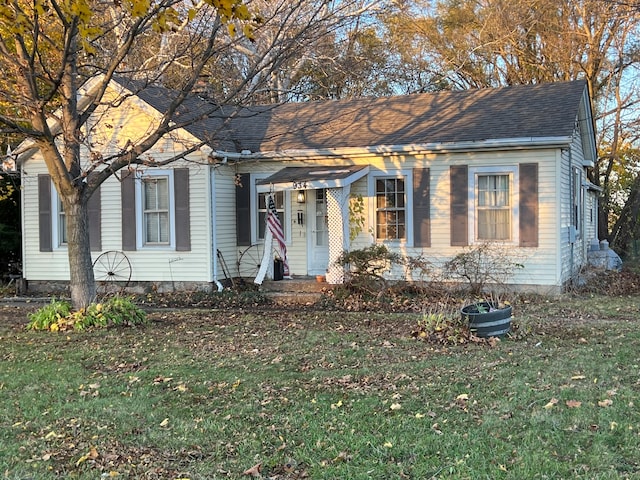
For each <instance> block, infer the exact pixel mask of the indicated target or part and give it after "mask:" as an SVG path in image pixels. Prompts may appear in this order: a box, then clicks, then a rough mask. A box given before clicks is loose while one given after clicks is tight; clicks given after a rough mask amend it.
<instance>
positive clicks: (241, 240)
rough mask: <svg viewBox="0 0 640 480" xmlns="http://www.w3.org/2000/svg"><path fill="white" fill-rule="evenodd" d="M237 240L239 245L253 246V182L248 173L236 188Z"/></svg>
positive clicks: (244, 174) (242, 176)
mask: <svg viewBox="0 0 640 480" xmlns="http://www.w3.org/2000/svg"><path fill="white" fill-rule="evenodd" d="M236 238H237V242H238V245H251V182H250V177H249V174H248V173H243V174H241V175H240V185H237V186H236Z"/></svg>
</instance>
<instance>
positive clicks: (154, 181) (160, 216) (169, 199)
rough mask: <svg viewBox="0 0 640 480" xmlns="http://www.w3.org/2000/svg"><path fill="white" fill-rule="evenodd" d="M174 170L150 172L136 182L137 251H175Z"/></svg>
mask: <svg viewBox="0 0 640 480" xmlns="http://www.w3.org/2000/svg"><path fill="white" fill-rule="evenodd" d="M174 201H175V200H174V172H173V170H149V171H147V172H144V173H143V174H142V175H141V176H139V177H138V178H137V179H136V219H137V221H136V229H137V234H136V240H137V248H146V247H149V248H175V238H176V233H175V229H176V225H175V222H176V219H175V211H174V209H175V207H174Z"/></svg>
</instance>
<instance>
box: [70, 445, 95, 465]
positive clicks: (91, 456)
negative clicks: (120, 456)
mask: <svg viewBox="0 0 640 480" xmlns="http://www.w3.org/2000/svg"><path fill="white" fill-rule="evenodd" d="M99 456H100V454H99V453H98V450H97V449H96V447H91V448H90V449H89V452H87V453H86V454H84V455H82V456H81V457H80V458H79V459H78V461H77V462H76V467H77V466H79V465H80V464H81V463H84V462H86V461H87V460H95V459H96V458H98V457H99Z"/></svg>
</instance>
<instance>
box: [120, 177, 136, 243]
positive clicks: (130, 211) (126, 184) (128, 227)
mask: <svg viewBox="0 0 640 480" xmlns="http://www.w3.org/2000/svg"><path fill="white" fill-rule="evenodd" d="M120 199H121V202H122V250H125V251H133V250H135V249H136V182H135V173H134V172H128V173H125V174H123V176H122V181H121V183H120Z"/></svg>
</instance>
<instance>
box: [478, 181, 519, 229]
mask: <svg viewBox="0 0 640 480" xmlns="http://www.w3.org/2000/svg"><path fill="white" fill-rule="evenodd" d="M510 184H511V179H510V177H509V175H478V176H477V190H478V191H477V199H478V202H477V206H476V209H477V219H478V221H477V238H478V240H481V241H487V240H511V191H510Z"/></svg>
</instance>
